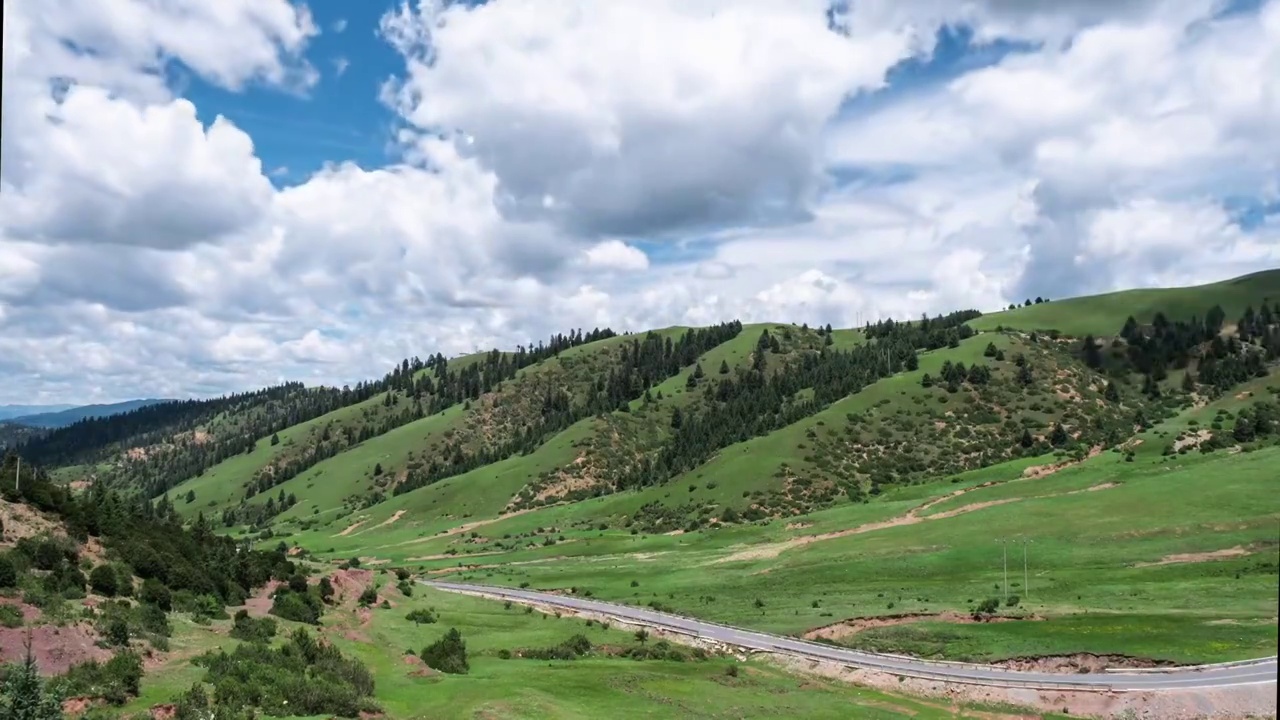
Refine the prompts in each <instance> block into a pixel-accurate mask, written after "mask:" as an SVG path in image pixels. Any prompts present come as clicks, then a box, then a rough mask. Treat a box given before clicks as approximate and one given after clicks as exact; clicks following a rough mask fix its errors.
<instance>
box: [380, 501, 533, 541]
mask: <svg viewBox="0 0 1280 720" xmlns="http://www.w3.org/2000/svg"><path fill="white" fill-rule="evenodd" d="M542 509H543V508H525V509H524V510H517V511H515V512H509V513H507V514H506V515H499V516H498V517H496V518H489V519H487V520H474V521H472V522H469V523H463V524H461V525H458V526H456V527H451V528H449V529H448V530H444V531H441V532H438V533H436V534H435V535H432V536H430V537H420V538H414V539H412V540H405V541H404V542H398V543H395V544H392V545H382V546H379V548H378V549H379V550H381V549H382V548H389V547H401V546H402V545H419V544H421V543H425V542H431V541H432V540H439V539H440V538H445V537H451V536H453V535H460V534H462V533H467V532H471V531H472V530H475V529H476V528H481V527H484V526H485V525H492V524H494V523H496V522H502V521H503V520H506V519H507V518H513V517H517V516H520V515H524V514H526V513H531V512H534V511H536V510H542Z"/></svg>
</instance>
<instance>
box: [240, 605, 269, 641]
mask: <svg viewBox="0 0 1280 720" xmlns="http://www.w3.org/2000/svg"><path fill="white" fill-rule="evenodd" d="M275 636H276V621H275V620H272V619H271V618H252V617H249V613H248V612H247V611H245V610H240V611H238V612H236V617H235V622H234V624H233V625H232V626H231V637H233V638H237V639H239V640H244V641H246V642H256V643H269V642H271V639H272V638H274V637H275Z"/></svg>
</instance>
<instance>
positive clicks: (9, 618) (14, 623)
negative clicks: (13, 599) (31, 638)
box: [0, 605, 22, 628]
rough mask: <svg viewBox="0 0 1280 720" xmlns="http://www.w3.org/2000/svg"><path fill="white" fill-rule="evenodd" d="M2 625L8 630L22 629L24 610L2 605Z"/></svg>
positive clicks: (0, 618) (0, 622)
mask: <svg viewBox="0 0 1280 720" xmlns="http://www.w3.org/2000/svg"><path fill="white" fill-rule="evenodd" d="M0 625H3V626H4V627H7V628H16V627H22V610H20V609H19V608H18V607H17V606H15V605H0Z"/></svg>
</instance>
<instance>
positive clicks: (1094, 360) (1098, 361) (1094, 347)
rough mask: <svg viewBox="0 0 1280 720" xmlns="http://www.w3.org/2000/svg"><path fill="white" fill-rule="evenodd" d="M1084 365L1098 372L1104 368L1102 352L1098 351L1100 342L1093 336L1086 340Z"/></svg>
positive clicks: (1087, 337)
mask: <svg viewBox="0 0 1280 720" xmlns="http://www.w3.org/2000/svg"><path fill="white" fill-rule="evenodd" d="M1083 354H1084V364H1085V365H1088V366H1089V367H1091V368H1093V369H1094V370H1097V369H1098V368H1100V367H1102V352H1101V351H1100V350H1098V341H1097V340H1096V339H1094V337H1093V336H1092V335H1088V336H1086V337H1085V339H1084V348H1083Z"/></svg>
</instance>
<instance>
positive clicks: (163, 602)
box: [138, 578, 173, 612]
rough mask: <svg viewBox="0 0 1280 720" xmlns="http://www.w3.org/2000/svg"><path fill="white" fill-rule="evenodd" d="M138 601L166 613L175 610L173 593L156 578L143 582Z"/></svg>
mask: <svg viewBox="0 0 1280 720" xmlns="http://www.w3.org/2000/svg"><path fill="white" fill-rule="evenodd" d="M138 599H139V600H141V601H142V602H144V603H148V604H150V605H155V606H156V607H158V608H160V609H161V610H164V611H165V612H169V611H170V610H172V609H173V595H172V593H170V592H169V588H168V587H166V586H165V584H164V583H162V582H160V581H159V580H156V579H155V578H147V579H146V580H143V581H142V591H141V592H139V593H138Z"/></svg>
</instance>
